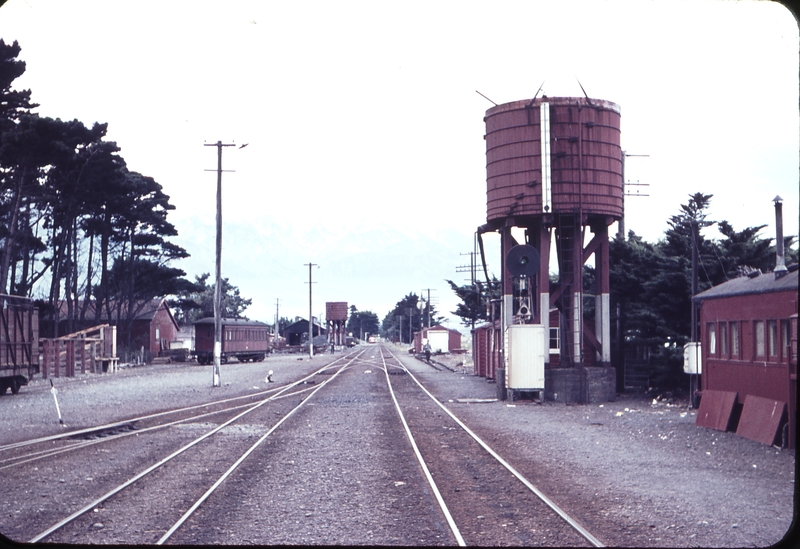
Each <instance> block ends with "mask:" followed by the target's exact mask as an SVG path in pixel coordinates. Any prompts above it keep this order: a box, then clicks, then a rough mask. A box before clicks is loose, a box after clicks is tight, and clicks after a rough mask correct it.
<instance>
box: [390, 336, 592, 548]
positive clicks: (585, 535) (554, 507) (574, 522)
mask: <svg viewBox="0 0 800 549" xmlns="http://www.w3.org/2000/svg"><path fill="white" fill-rule="evenodd" d="M388 353H389V354H390V355H391V356H392V357H393V358H395V360H397V362H399V363H400V364H402V362H400V360H399V359H397V358H396V357H395V355H394V353H392V352H391V351H388ZM402 368H403V369H404V370H405V371H406V373H407V374H408V375H410V376H411V379H413V380H414V382H415V383H416V384H417V385H419V387H420V388H421V389H422V390H423V391H424V392H425V394H427V395H428V396H429V397H430V398H431V400H433V401H434V402H435V403H436V404H437V405H438V406H439V407H440V408H441V409H442V410H444V411H445V413H446V414H447V415H448V416H450V418H452V420H453V421H455V422H456V424H458V426H459V427H461V428H462V429H464V431H465V432H466V433H467V434H469V436H471V437H472V438H473V439H474V440H475V442H477V443H478V444H480V445H481V447H482V448H483V449H484V450H486V451H487V452H488V453H489V455H491V456H492V457H493V458H494V459H496V460H497V461H498V463H500V464H501V465H502V466H503V467H505V468H506V469H507V470H508V472H510V473H511V474H512V475H514V476H515V477H516V478H517V480H519V481H520V482H521V483H522V484H524V485H525V487H526V488H528V489H529V490H530V491H531V492H533V493H534V494H535V495H536V496H537V497H538V498H539V499H541V500H542V501H543V502H544V503H545V504H546V505H547V506H548V507H550V509H552V510H553V511H554V512H555V513H556V514H557V515H558V516H559V517H561V518H562V519H564V521H565V522H566V523H567V524H568V525H569V526H570V527H572V528H573V529H574V530H575V531H576V532H578V533H579V534H580V535H581V536H582V537H583V538H584V539H585V540H586V541H588V542H589V543H591V544H592V545H593V546H594V547H605V545H604V544H603V543H602V542H601V541H600V540H598V539H597V538H596V537H594V536H593V535H592V534H591V533H590V532H589V531H588V530H587V529H586V528H584V527H583V526H582V525H581V524H580V523H579V522H578V521H577V520H575V519H574V518H572V517H571V516H569V515H568V514H567V513H566V512H565V511H564V510H562V509H561V508H560V507H559V506H558V505H556V503H555V502H554V501H553V500H551V499H550V498H549V497H547V495H545V494H544V493H543V492H542V491H541V490H539V489H538V488H536V486H534V485H533V484H532V483H531V482H530V481H529V480H528V479H526V478H525V477H524V476H522V474H521V473H520V472H519V471H517V470H516V469H514V467H512V466H511V464H509V463H508V462H507V461H506V460H504V459H503V458H502V457H501V456H500V455H499V454H498V453H497V452H495V451H494V450H493V449H492V448H491V447H490V446H489V445H488V444H486V443H485V442H484V441H483V440H482V439H481V438H480V437H479V436H478V435H476V434H475V433H473V432H472V430H471V429H470V428H469V427H467V426H466V425H465V424H464V423H463V422H462V421H461V420H460V419H458V418H457V417H456V416H455V415H454V414H453V413H452V412H451V411H450V410H448V409H447V407H446V406H445V405H444V404H442V403H441V402H439V400H438V399H437V398H436V397H435V396H433V395H432V394H431V393H430V391H428V389H426V388H425V386H424V385H422V383H420V381H419V380H418V379H417V378H416V377H415V376H414V374H412V373H411V372H410V371H409V370H408V368H406V367H405V366H404V365H403V366H402Z"/></svg>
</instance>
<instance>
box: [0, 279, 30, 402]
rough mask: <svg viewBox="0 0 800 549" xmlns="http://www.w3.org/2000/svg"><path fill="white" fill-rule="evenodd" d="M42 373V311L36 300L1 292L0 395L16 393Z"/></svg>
mask: <svg viewBox="0 0 800 549" xmlns="http://www.w3.org/2000/svg"><path fill="white" fill-rule="evenodd" d="M37 373H39V311H38V310H37V309H36V307H34V305H33V301H32V300H30V299H28V298H25V297H19V296H13V295H5V294H0V394H5V392H6V389H11V392H12V393H13V394H17V393H18V392H19V388H20V387H22V386H23V385H27V384H28V381H30V380H32V379H33V376H34V375H35V374H37Z"/></svg>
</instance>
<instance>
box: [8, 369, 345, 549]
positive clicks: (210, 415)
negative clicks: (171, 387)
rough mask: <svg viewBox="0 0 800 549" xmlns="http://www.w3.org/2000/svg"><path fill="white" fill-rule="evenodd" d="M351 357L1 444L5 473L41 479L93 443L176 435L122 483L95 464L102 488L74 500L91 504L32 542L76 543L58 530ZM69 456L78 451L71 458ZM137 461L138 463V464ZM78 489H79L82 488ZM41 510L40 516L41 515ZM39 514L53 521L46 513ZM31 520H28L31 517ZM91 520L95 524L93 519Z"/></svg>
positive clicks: (84, 454) (141, 443) (299, 395)
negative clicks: (234, 392) (283, 378)
mask: <svg viewBox="0 0 800 549" xmlns="http://www.w3.org/2000/svg"><path fill="white" fill-rule="evenodd" d="M348 359H349V357H348V356H343V357H340V358H338V359H335V360H334V361H333V362H331V363H330V364H327V365H325V366H323V367H322V368H320V369H319V370H317V371H316V372H313V373H312V374H310V375H306V376H303V377H301V378H300V379H298V380H297V381H295V382H293V383H288V384H285V385H283V386H279V387H276V388H272V389H269V390H266V391H259V392H256V393H252V394H247V395H242V396H239V397H234V398H227V399H221V400H218V401H215V402H212V403H207V404H202V405H196V406H189V407H182V408H178V409H174V410H168V411H165V412H160V413H156V414H148V415H144V416H141V417H134V418H130V419H126V420H125V421H119V422H114V423H110V424H102V425H97V426H95V427H91V428H86V429H80V430H76V431H70V432H66V433H62V434H59V435H54V436H46V437H40V438H36V439H31V440H26V441H22V442H17V443H12V444H6V445H3V446H0V468H3V469H6V470H7V471H6V472H5V474H6V477H7V478H8V477H10V476H11V475H17V476H27V475H30V476H33V477H38V476H41V473H40V467H41V469H42V470H45V471H49V472H50V473H51V474H53V473H55V474H56V475H58V474H59V473H62V474H63V467H62V468H61V469H62V471H59V468H58V467H57V464H58V463H61V464H63V463H66V462H68V461H72V462H80V461H85V460H91V459H92V458H93V456H92V453H91V450H92V448H90V447H95V446H103V448H95V449H94V455H97V453H107V454H109V455H110V456H114V455H115V454H120V453H124V452H125V450H123V451H120V449H119V448H118V446H119V445H120V444H125V446H123V448H127V449H128V450H131V449H136V450H138V449H140V448H142V447H145V446H147V445H150V444H153V441H152V440H151V437H153V436H154V434H155V433H158V432H161V433H162V435H161V437H160V438H161V439H162V442H163V439H164V438H171V439H174V440H172V442H173V444H171V445H170V444H167V445H164V444H160V446H161V447H163V448H168V449H169V450H170V451H169V452H168V453H167V455H166V457H163V458H161V459H159V460H157V461H156V463H154V464H152V465H151V466H149V467H146V468H145V469H143V470H140V471H139V472H138V473H136V474H134V475H133V476H131V477H130V478H128V479H126V480H124V481H122V482H113V480H114V477H119V476H120V475H121V473H120V471H118V470H113V469H115V468H113V467H112V468H105V469H103V467H95V468H93V469H95V470H96V473H97V475H95V474H93V475H92V477H95V476H98V477H104V478H105V479H106V481H105V482H102V483H97V484H98V486H96V487H95V486H93V487H92V489H91V490H87V491H86V494H80V495H81V496H83V497H82V498H74V499H84V500H85V499H87V495H88V494H89V493H91V494H92V496H91V497H90V498H89V499H90V501H89V503H88V504H86V503H85V504H84V505H82V506H80V507H79V508H77V509H76V510H75V511H73V512H72V513H71V514H70V515H69V516H67V517H64V518H61V519H60V520H58V521H56V522H55V523H53V524H52V525H51V526H49V527H48V528H46V529H44V530H43V531H40V532H39V533H37V534H35V535H34V536H33V537H32V538H30V539H29V541H30V542H34V543H35V542H40V541H45V542H52V541H60V542H74V533H73V534H72V536H73V537H67V538H66V539H65V536H63V535H61V534H60V532H61V531H62V530H64V529H68V528H69V527H70V526H71V525H73V524H75V523H77V522H78V521H79V520H80V519H81V518H82V517H85V516H86V515H87V514H89V513H90V512H93V511H94V512H97V510H98V506H102V505H104V504H105V503H106V502H107V501H108V500H110V499H112V498H113V497H114V496H117V494H120V493H122V492H123V491H126V489H129V488H130V487H132V486H134V485H135V484H137V483H139V482H140V481H141V480H142V479H144V478H145V477H147V476H148V475H151V474H153V473H156V472H157V471H159V470H162V469H163V468H164V467H165V466H167V464H169V463H171V462H173V460H176V458H178V457H179V456H181V455H182V454H184V452H188V451H189V450H190V449H195V448H199V447H200V445H201V443H202V442H204V441H205V440H206V439H209V438H211V437H213V436H214V435H217V434H218V433H220V432H223V430H224V429H225V428H226V427H229V426H230V425H232V424H235V423H236V422H237V421H241V420H242V419H243V418H245V417H246V416H248V415H249V414H251V413H254V412H255V411H256V410H258V409H259V408H261V407H262V406H264V405H265V404H271V405H272V406H270V408H272V407H273V406H275V404H277V403H279V401H281V400H286V399H292V398H293V399H294V400H299V401H300V403H301V404H302V401H303V398H304V396H305V394H307V393H309V392H311V391H313V390H314V386H313V385H312V384H311V383H313V382H314V378H315V375H316V374H317V373H319V372H320V371H325V370H326V369H327V368H332V367H335V365H336V364H337V363H342V362H344V363H345V364H346V363H347V361H348ZM292 406H296V405H294V404H291V405H288V407H287V405H286V404H283V405H281V408H280V409H279V410H278V411H277V412H276V413H277V414H279V415H283V414H284V412H285V411H286V410H287V409H289V410H292V409H293V408H292ZM294 409H296V408H294ZM289 413H291V412H289ZM209 420H213V421H216V422H217V423H218V424H217V425H216V426H214V425H213V424H211V423H209V424H204V423H203V422H205V421H209ZM282 421H283V420H280V421H279V422H278V423H280V422H282ZM191 425H195V426H199V428H200V430H203V431H204V432H203V434H202V435H200V436H196V435H194V434H192V436H191V437H190V438H189V439H188V440H184V439H185V438H186V437H172V436H171V435H166V436H164V435H163V433H164V432H165V431H169V430H170V429H172V430H174V429H175V428H176V427H181V426H183V427H187V426H191ZM126 438H127V439H129V441H128V442H127V443H125V442H123V439H126ZM142 439H146V440H142ZM178 441H180V442H185V443H184V444H182V445H180V447H177V448H174V447H175V446H176V445H175V444H174V443H175V442H178ZM114 446H117V448H115V449H107V448H106V447H114ZM71 454H76V455H75V456H71ZM131 454H132V455H133V456H134V458H136V457H138V456H136V455H135V452H131ZM110 459H112V460H117V458H115V457H111V458H110ZM148 459H149V460H150V461H152V458H151V457H148ZM117 461H121V460H117ZM129 461H130V465H129V466H127V467H123V468H129V469H136V468H139V469H141V466H140V463H141V461H142V460H137V459H132V460H129ZM137 461H138V462H139V463H137ZM26 471H27V472H26ZM92 477H89V478H87V479H86V480H87V481H94V480H95V479H94V478H92ZM76 481H77V482H76ZM109 481H112V482H109ZM50 482H52V479H50ZM57 482H59V483H61V484H66V483H67V481H66V480H65V479H64V478H60V479H58V481H57ZM69 484H73V485H74V484H78V485H81V484H83V483H81V482H80V481H78V480H77V479H76V478H74V477H73V479H72V481H71V482H69ZM56 486H58V484H56ZM98 487H99V488H102V490H100V491H101V492H102V494H101V495H100V496H96V492H97V490H96V488H98ZM77 491H78V492H81V490H77ZM41 496H42V497H46V496H48V494H46V493H43V494H41ZM69 503H71V502H69ZM39 511H41V510H39ZM39 514H40V515H41V514H42V513H39ZM37 518H43V519H44V520H49V518H48V517H47V516H45V517H37ZM27 522H28V523H30V521H27ZM37 522H38V521H37ZM90 524H92V523H91V522H90ZM26 529H29V528H26ZM73 529H74V527H73ZM3 533H4V534H6V535H10V534H12V532H11V531H9V529H7V528H4V530H3ZM10 537H11V536H10ZM117 541H120V540H117Z"/></svg>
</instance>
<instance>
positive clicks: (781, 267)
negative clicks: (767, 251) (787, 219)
mask: <svg viewBox="0 0 800 549" xmlns="http://www.w3.org/2000/svg"><path fill="white" fill-rule="evenodd" d="M772 201H773V202H775V252H776V256H777V257H776V258H775V280H777V279H779V278H782V277H784V276H786V274H787V273H788V272H789V271H788V270H787V269H786V257H785V256H784V252H783V198H781V197H780V196H776V197H775V198H773V199H772Z"/></svg>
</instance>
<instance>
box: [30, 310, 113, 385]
mask: <svg viewBox="0 0 800 549" xmlns="http://www.w3.org/2000/svg"><path fill="white" fill-rule="evenodd" d="M39 341H40V343H41V356H42V363H41V372H42V377H43V378H44V379H47V378H49V377H61V376H62V375H64V376H65V377H73V376H74V375H75V370H76V367H77V366H78V365H80V373H82V374H85V373H86V372H91V373H103V372H109V373H110V372H115V371H116V370H117V365H118V362H119V358H118V357H117V327H116V326H111V325H109V324H101V325H100V326H94V327H92V328H87V329H85V330H81V331H80V332H75V333H73V334H69V335H65V336H62V337H58V338H41V339H40V340H39ZM62 372H63V374H62Z"/></svg>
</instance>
